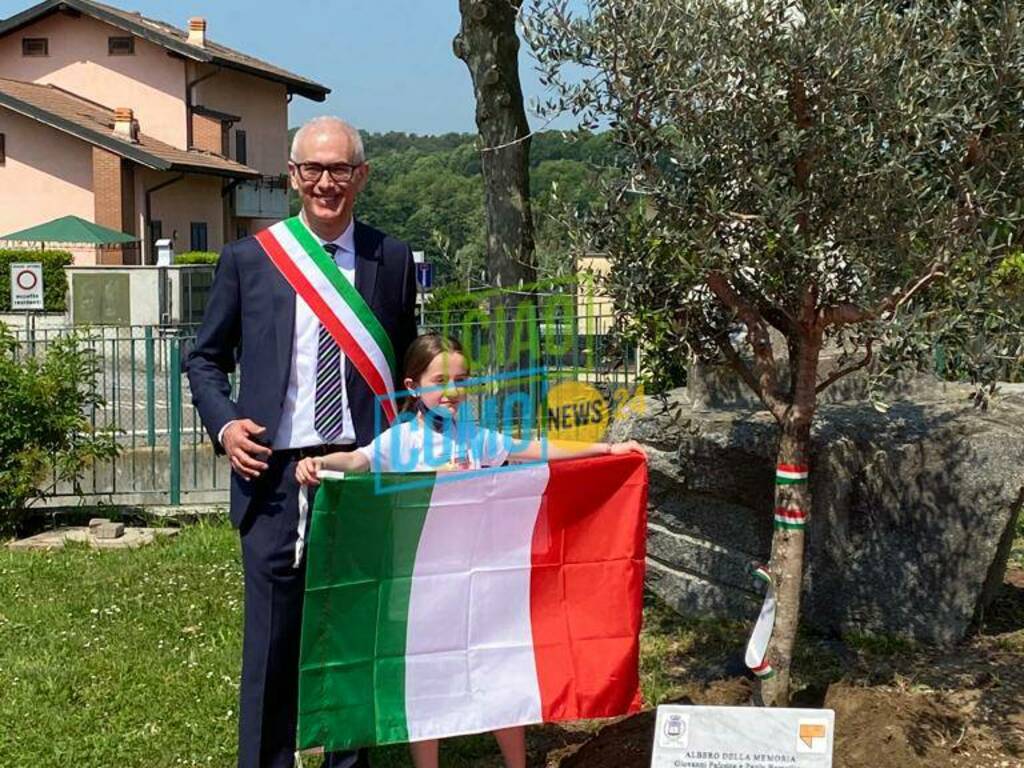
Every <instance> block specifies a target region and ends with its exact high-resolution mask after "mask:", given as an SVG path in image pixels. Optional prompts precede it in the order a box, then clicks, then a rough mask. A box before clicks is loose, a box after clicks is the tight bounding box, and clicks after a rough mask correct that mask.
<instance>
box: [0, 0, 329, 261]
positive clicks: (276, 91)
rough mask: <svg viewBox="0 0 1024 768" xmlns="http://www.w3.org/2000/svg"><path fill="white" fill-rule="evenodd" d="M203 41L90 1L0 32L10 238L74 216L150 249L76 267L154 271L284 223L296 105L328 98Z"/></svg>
mask: <svg viewBox="0 0 1024 768" xmlns="http://www.w3.org/2000/svg"><path fill="white" fill-rule="evenodd" d="M206 32H207V30H206V21H205V20H204V19H202V18H192V19H189V22H188V29H187V30H181V29H178V28H176V27H172V26H171V25H169V24H166V23H164V22H161V21H155V20H153V19H148V18H145V17H143V16H141V15H139V14H137V13H129V12H126V11H122V10H119V9H117V8H113V7H111V6H108V5H103V4H101V3H97V2H92V0H46V1H45V2H42V3H39V4H38V5H35V6H33V7H32V8H29V9H28V10H25V11H23V12H21V13H19V14H17V15H15V16H12V17H11V18H9V19H7V20H5V21H2V22H0V235H2V234H4V233H8V232H13V231H16V230H20V229H24V228H26V227H30V226H33V225H35V224H39V223H42V222H45V221H48V220H50V219H53V218H56V217H58V216H63V215H68V214H74V215H77V216H81V217H82V218H84V219H87V220H89V221H93V222H95V223H97V224H102V225H103V226H107V227H110V228H112V229H118V230H121V231H123V232H127V233H129V234H134V235H136V236H137V237H138V238H139V239H140V240H141V241H142V248H141V252H140V249H138V248H130V247H129V248H126V249H121V248H120V247H116V248H106V249H103V250H102V251H100V252H96V253H95V254H94V255H93V256H92V258H91V259H90V257H89V256H88V255H84V256H83V255H78V256H76V260H77V261H78V262H79V263H82V264H87V263H109V264H123V263H145V264H152V263H154V261H155V253H154V250H153V243H154V242H155V241H156V240H157V239H159V238H162V237H171V238H173V239H174V246H175V250H176V251H177V252H179V253H180V252H183V251H190V250H218V249H219V248H220V247H221V246H222V245H223V244H224V242H226V241H230V240H233V239H235V238H237V237H240V236H243V235H245V234H249V233H251V232H253V231H256V230H257V229H259V228H260V227H262V226H264V225H265V224H266V223H268V222H270V221H274V220H277V219H280V218H283V217H285V216H286V215H287V213H288V191H287V176H286V173H287V157H288V154H287V153H288V147H287V143H288V102H289V101H290V99H291V97H292V95H294V94H298V95H300V96H304V97H306V98H309V99H313V100H315V101H323V100H324V99H325V98H326V96H327V94H328V93H329V92H330V90H329V89H328V88H326V87H324V86H323V85H320V84H319V83H316V82H313V81H312V80H307V79H306V78H303V77H300V76H299V75H295V74H292V73H291V72H287V71H285V70H283V69H281V68H279V67H276V66H274V65H273V64H268V63H267V62H264V61H260V60H259V59H256V58H253V57H251V56H248V55H246V54H243V53H239V52H238V51H234V50H232V49H230V48H226V47H225V46H223V45H219V44H217V43H215V42H213V41H212V40H211V39H210V38H208V37H207V34H206ZM267 32H268V35H269V34H272V33H273V32H274V30H272V29H270V28H268V30H267Z"/></svg>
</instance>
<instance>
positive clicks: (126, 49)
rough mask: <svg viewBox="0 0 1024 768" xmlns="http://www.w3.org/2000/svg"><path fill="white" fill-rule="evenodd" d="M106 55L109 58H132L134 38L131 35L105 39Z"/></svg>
mask: <svg viewBox="0 0 1024 768" xmlns="http://www.w3.org/2000/svg"><path fill="white" fill-rule="evenodd" d="M107 53H109V54H110V55H111V56H132V55H134V53H135V38H134V37H132V36H131V35H127V36H125V37H109V38H107Z"/></svg>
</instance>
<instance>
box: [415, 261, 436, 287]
mask: <svg viewBox="0 0 1024 768" xmlns="http://www.w3.org/2000/svg"><path fill="white" fill-rule="evenodd" d="M416 281H417V282H418V283H419V284H420V287H421V288H422V289H423V290H424V291H429V290H430V288H431V286H432V285H433V284H434V265H433V264H430V263H429V262H423V263H422V264H417V265H416Z"/></svg>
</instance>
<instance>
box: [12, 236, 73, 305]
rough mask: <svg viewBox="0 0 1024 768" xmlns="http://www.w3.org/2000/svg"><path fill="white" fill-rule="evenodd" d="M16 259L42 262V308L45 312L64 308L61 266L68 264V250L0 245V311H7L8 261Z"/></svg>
mask: <svg viewBox="0 0 1024 768" xmlns="http://www.w3.org/2000/svg"><path fill="white" fill-rule="evenodd" d="M18 261H36V262H40V263H41V264H42V265H43V308H44V309H45V310H46V311H47V312H63V311H64V310H66V309H67V289H68V281H67V278H66V277H65V276H64V267H67V266H69V265H70V264H71V261H72V258H71V254H70V253H68V252H67V251H32V250H28V249H10V250H3V249H0V312H10V311H11V264H12V263H14V262H18Z"/></svg>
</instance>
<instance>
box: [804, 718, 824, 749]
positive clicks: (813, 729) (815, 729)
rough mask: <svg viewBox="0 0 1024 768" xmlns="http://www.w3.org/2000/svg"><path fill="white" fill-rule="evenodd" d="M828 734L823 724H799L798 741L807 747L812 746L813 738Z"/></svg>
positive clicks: (822, 737) (820, 737) (821, 737)
mask: <svg viewBox="0 0 1024 768" xmlns="http://www.w3.org/2000/svg"><path fill="white" fill-rule="evenodd" d="M827 735H828V731H827V730H825V726H824V725H805V724H804V723H801V724H800V741H802V742H803V743H804V744H806V745H807V746H808V747H813V746H814V740H815V739H824V738H825V737H826V736H827Z"/></svg>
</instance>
